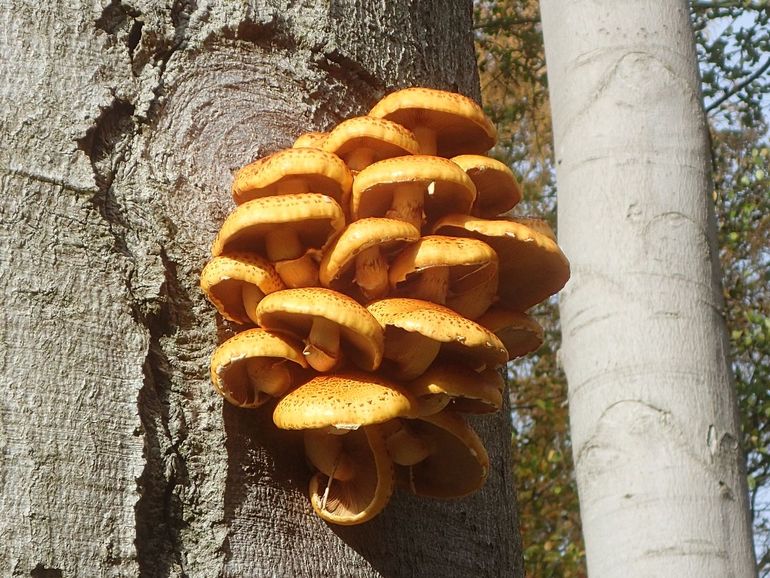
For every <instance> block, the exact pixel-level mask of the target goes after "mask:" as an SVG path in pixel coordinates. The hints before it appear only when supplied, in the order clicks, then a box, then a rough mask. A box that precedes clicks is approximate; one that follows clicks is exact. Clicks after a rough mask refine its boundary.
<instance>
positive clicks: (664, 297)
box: [541, 0, 755, 578]
mask: <svg viewBox="0 0 770 578" xmlns="http://www.w3.org/2000/svg"><path fill="white" fill-rule="evenodd" d="M541 8H542V16H543V31H544V34H545V42H546V57H547V64H548V81H549V87H550V93H551V106H552V110H553V124H554V137H555V150H556V165H557V182H558V189H559V198H558V202H559V215H558V216H559V241H560V243H561V245H562V247H563V248H564V252H565V253H566V254H567V256H568V257H569V259H570V261H571V264H572V279H571V280H570V282H569V284H568V285H567V288H566V289H565V290H564V291H563V293H562V295H561V324H562V331H563V347H562V351H561V355H562V360H563V363H564V368H565V371H566V373H567V379H568V382H569V402H570V422H571V428H572V440H573V450H574V456H575V464H576V469H577V480H578V489H579V494H580V510H581V516H582V521H583V531H584V534H585V541H586V553H587V559H588V570H589V575H590V576H591V578H603V577H610V576H612V577H615V576H623V577H630V578H633V577H641V576H645V577H646V576H650V577H652V576H655V577H663V576H671V577H674V576H675V577H677V578H682V577H686V578H689V577H693V578H695V577H697V578H707V577H713V578H725V577H747V578H748V577H750V576H753V575H755V570H754V560H753V553H752V545H751V537H750V526H749V518H748V508H747V494H746V485H745V479H744V475H743V471H742V455H741V451H740V449H739V448H738V439H739V429H738V428H739V426H738V421H737V419H736V397H735V392H734V388H733V384H732V383H731V376H730V368H729V363H728V359H727V348H728V342H727V340H726V334H725V324H724V318H723V314H722V310H723V303H722V297H721V293H720V281H719V267H718V261H717V249H716V246H715V222H714V215H713V208H712V202H711V191H712V187H711V181H710V157H709V144H708V134H707V127H706V124H705V118H704V114H703V110H702V104H701V97H700V91H699V78H698V72H697V68H696V56H695V49H694V42H693V36H692V32H691V28H690V22H689V19H688V6H687V3H686V2H684V1H683V0H656V1H641V0H633V1H628V0H626V1H618V0H603V1H598V0H597V1H592V2H586V1H576V0H570V1H567V0H543V1H542V2H541Z"/></svg>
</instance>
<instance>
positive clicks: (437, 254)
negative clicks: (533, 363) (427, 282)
mask: <svg viewBox="0 0 770 578" xmlns="http://www.w3.org/2000/svg"><path fill="white" fill-rule="evenodd" d="M439 269H446V272H445V273H446V276H447V279H446V283H447V288H446V291H447V294H446V305H447V307H449V308H450V309H452V310H454V311H457V312H458V313H459V314H460V315H462V316H463V317H468V318H470V319H472V318H474V317H477V316H478V315H480V314H481V313H483V312H484V311H486V309H487V308H488V307H489V306H490V305H491V304H492V300H493V298H494V296H495V295H496V294H497V254H496V253H495V251H494V250H493V249H492V247H490V246H489V245H487V244H486V243H484V242H483V241H478V240H477V239H469V238H461V237H447V236H444V235H427V236H425V237H422V238H421V239H419V240H418V241H417V242H416V243H414V244H412V245H410V246H408V247H407V248H406V249H404V250H403V251H401V253H399V254H398V256H397V257H396V258H395V259H394V260H393V262H392V263H391V266H390V271H389V274H388V277H389V279H390V286H391V289H392V295H393V296H399V297H418V298H424V297H421V296H420V295H415V294H414V293H413V291H414V288H415V284H416V283H418V282H419V281H420V277H422V276H425V275H426V274H429V273H430V272H431V271H437V270H439ZM468 294H470V299H466V298H465V296H467V295H468ZM458 305H459V307H458Z"/></svg>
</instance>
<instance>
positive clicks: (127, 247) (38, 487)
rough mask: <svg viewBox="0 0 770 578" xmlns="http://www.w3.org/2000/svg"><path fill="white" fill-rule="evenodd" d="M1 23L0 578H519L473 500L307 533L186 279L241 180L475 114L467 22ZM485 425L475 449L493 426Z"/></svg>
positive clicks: (497, 454)
mask: <svg viewBox="0 0 770 578" xmlns="http://www.w3.org/2000/svg"><path fill="white" fill-rule="evenodd" d="M98 4H99V3H93V2H77V1H76V2H63V1H60V2H56V3H28V2H21V1H19V0H9V1H6V2H4V3H3V6H2V8H0V30H2V31H3V33H2V35H0V59H1V61H0V70H2V73H0V74H2V78H1V79H0V80H2V82H0V91H1V92H0V94H1V95H2V98H0V125H1V126H2V131H0V190H1V191H2V197H1V198H0V221H1V226H0V251H2V252H1V253H0V255H1V256H0V260H1V261H0V296H1V297H2V307H1V308H0V321H1V323H0V337H1V339H2V349H1V353H0V376H1V381H0V384H1V385H2V390H3V395H2V398H1V399H2V401H0V450H1V451H2V463H0V484H1V485H2V492H1V493H0V496H1V497H0V543H1V544H2V547H0V575H2V576H17V575H18V576H22V575H23V576H33V577H54V576H64V577H67V576H136V575H141V576H148V577H154V576H159V577H160V576H201V577H211V576H219V575H221V576H265V575H272V576H292V577H293V576H386V575H387V576H495V577H497V576H502V575H510V574H513V575H515V576H521V575H522V569H521V561H520V542H519V538H518V530H517V520H516V515H515V497H514V492H513V483H512V479H511V467H510V465H511V464H510V456H509V452H510V427H509V424H508V420H507V419H506V418H505V415H504V414H503V415H501V416H499V419H485V420H484V421H483V422H480V428H481V429H482V437H484V439H485V441H486V442H487V444H488V447H489V450H490V454H491V457H492V459H493V464H494V465H493V470H492V472H491V475H490V479H489V482H488V483H487V486H486V488H485V489H483V490H482V491H481V492H479V493H478V494H476V495H475V496H473V497H471V498H468V499H464V500H461V501H457V502H439V501H431V500H424V499H420V500H418V499H413V498H410V497H408V496H405V495H397V496H394V499H393V501H392V503H391V505H390V506H389V507H388V508H387V509H386V511H385V512H384V513H383V514H382V515H380V516H379V517H378V518H376V519H375V520H374V521H372V522H370V523H368V524H365V525H362V526H358V527H351V528H337V527H331V526H328V525H326V524H324V523H323V522H321V521H320V520H319V519H318V518H317V517H316V516H315V515H314V514H313V513H312V510H311V508H310V506H309V503H308V500H307V497H306V491H307V483H308V479H309V472H308V471H307V470H306V467H305V465H304V458H303V453H302V448H301V438H299V437H297V435H292V434H290V433H286V432H279V431H277V430H276V429H275V428H274V426H273V425H272V423H271V417H270V412H269V411H246V410H238V409H235V408H233V407H230V406H228V405H224V404H223V403H222V400H221V399H220V398H219V397H218V396H217V395H216V394H215V393H214V392H213V390H212V388H211V386H210V384H209V377H208V359H209V355H210V354H211V352H212V350H213V348H214V347H215V345H216V344H217V343H218V342H221V341H222V340H224V339H225V338H226V337H227V336H228V335H230V334H231V332H230V329H229V328H228V327H227V326H226V325H225V324H223V323H221V321H218V320H217V317H216V316H215V313H214V310H213V308H212V307H210V306H209V305H208V304H207V303H206V302H205V301H204V299H203V298H202V296H201V293H200V291H199V289H198V275H199V272H200V270H201V268H202V266H203V264H204V263H205V261H206V259H207V257H208V254H209V247H210V244H211V242H212V240H213V238H214V236H215V234H216V231H217V229H218V227H219V225H220V224H221V223H222V221H223V219H224V217H225V215H226V214H227V213H228V211H230V210H231V209H232V207H233V205H232V201H231V200H230V194H229V187H230V183H231V180H232V174H233V171H234V170H235V169H237V168H238V167H240V166H242V165H244V164H246V163H247V162H250V161H251V160H253V159H254V158H256V157H258V156H262V155H265V154H268V153H270V152H273V151H275V150H278V149H280V148H283V147H286V146H288V145H289V144H290V143H291V141H292V140H293V139H294V138H295V137H296V136H297V135H298V134H300V133H301V132H304V131H307V130H311V129H322V128H327V127H328V126H329V125H331V124H333V123H335V122H338V121H339V120H341V119H344V118H347V117H349V116H352V115H355V114H361V113H364V112H365V111H367V110H368V108H369V107H370V106H371V105H372V104H373V103H374V102H375V101H376V99H377V98H378V97H380V96H381V95H382V94H383V93H384V92H385V91H387V90H390V89H392V88H394V87H399V86H408V85H427V86H434V87H441V88H447V89H452V90H458V91H461V92H464V93H466V94H469V95H471V96H474V97H478V80H477V76H476V73H475V60H474V57H473V50H472V37H471V34H470V29H471V21H470V20H471V6H470V3H469V2H466V1H458V2H453V3H450V4H449V5H447V3H446V2H439V1H438V0H435V1H420V2H410V1H408V0H400V1H398V2H387V3H380V2H371V3H369V2H352V1H351V2H344V1H339V0H337V1H332V2H325V1H321V0H318V1H316V2H304V3H301V5H300V3H283V2H278V1H277V0H263V1H257V0H255V1H253V2H250V3H247V2H238V3H232V2H221V3H216V2H214V3H207V2H193V1H191V2H187V1H174V2H157V1H153V0H131V1H122V0H112V1H111V2H109V3H108V2H107V1H106V0H102V2H101V6H99V5H98ZM482 424H483V425H482Z"/></svg>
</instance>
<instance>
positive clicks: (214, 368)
mask: <svg viewBox="0 0 770 578" xmlns="http://www.w3.org/2000/svg"><path fill="white" fill-rule="evenodd" d="M306 367H307V362H306V361H305V358H304V356H303V355H302V348H301V346H300V344H299V342H297V341H295V340H293V339H292V338H290V337H287V336H284V335H280V334H277V333H273V332H270V331H266V330H264V329H248V330H246V331H244V332H242V333H238V334H237V335H235V336H233V337H231V338H230V339H228V340H227V341H225V342H224V343H223V344H222V345H220V346H219V347H218V348H217V349H216V351H214V354H213V355H212V357H211V382H212V383H213V384H214V389H216V390H217V391H218V392H219V393H220V394H221V395H222V396H223V397H224V398H225V399H226V400H227V401H229V402H230V403H232V404H233V405H236V406H238V407H259V406H260V405H262V404H264V403H265V402H266V401H268V400H269V399H270V398H271V397H279V396H281V395H282V394H284V393H286V392H287V391H288V390H289V388H290V387H291V386H292V385H294V384H295V383H296V382H297V379H298V378H299V377H301V375H302V373H301V372H298V371H297V369H298V368H306Z"/></svg>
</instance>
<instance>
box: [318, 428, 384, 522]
mask: <svg viewBox="0 0 770 578" xmlns="http://www.w3.org/2000/svg"><path fill="white" fill-rule="evenodd" d="M380 430H381V427H380V426H379V425H370V426H365V427H363V428H361V430H360V431H352V432H350V433H348V434H346V435H344V436H341V437H342V438H343V440H342V446H343V450H344V451H345V453H346V455H347V456H348V458H349V461H351V462H353V463H354V464H355V469H354V474H353V476H352V477H351V478H350V479H348V480H337V479H334V480H330V479H329V477H328V476H327V475H325V474H324V473H322V472H318V473H316V474H315V475H314V476H313V477H312V478H311V479H310V487H309V494H310V504H311V505H312V507H313V510H314V511H315V512H316V514H318V516H319V517H320V518H321V519H323V520H325V521H327V522H329V523H330V524H338V525H341V526H351V525H354V524H362V523H363V522H366V521H368V520H371V519H372V518H374V517H375V516H376V515H377V514H379V513H380V512H381V511H382V510H383V509H384V508H385V506H386V505H387V503H388V501H389V500H390V496H391V494H392V493H393V488H394V486H395V477H394V471H393V462H392V461H391V459H390V456H389V455H388V452H387V449H386V446H385V439H384V436H383V434H382V432H381V431H380Z"/></svg>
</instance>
